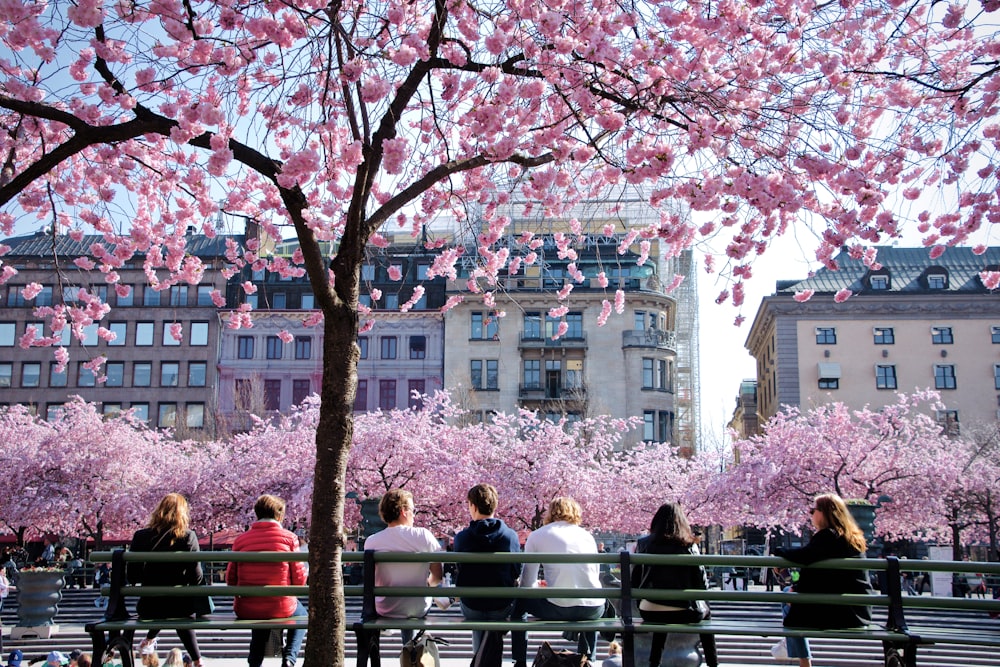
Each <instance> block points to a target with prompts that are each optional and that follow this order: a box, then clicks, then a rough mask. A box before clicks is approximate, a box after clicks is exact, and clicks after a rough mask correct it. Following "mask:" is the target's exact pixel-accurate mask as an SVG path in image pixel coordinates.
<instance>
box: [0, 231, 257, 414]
mask: <svg viewBox="0 0 1000 667" xmlns="http://www.w3.org/2000/svg"><path fill="white" fill-rule="evenodd" d="M226 238H227V237H225V236H223V235H221V234H220V235H218V236H216V237H215V238H208V237H206V236H203V235H198V234H194V233H193V231H191V232H189V238H188V239H187V242H188V246H187V247H188V252H189V253H190V254H192V255H194V256H197V257H199V258H200V259H201V260H202V262H203V263H204V266H205V273H204V278H203V280H202V283H201V284H200V285H197V286H192V285H187V284H183V285H175V286H173V287H170V288H169V289H165V290H162V291H157V290H154V289H153V288H152V287H150V286H149V285H148V284H147V278H146V275H145V273H144V271H143V267H142V261H143V258H141V257H136V258H133V259H132V260H131V261H130V262H128V263H127V264H126V265H125V266H124V267H122V268H121V269H120V270H119V272H118V273H119V274H120V276H121V280H120V284H121V285H126V286H128V287H129V290H128V292H127V293H126V294H121V293H118V292H116V290H115V289H114V287H112V286H109V285H108V284H107V283H105V282H104V274H102V273H100V272H97V271H85V270H82V269H79V268H77V267H76V266H75V265H74V263H73V260H74V259H75V258H77V257H86V256H89V254H90V252H89V249H90V247H91V246H92V245H93V244H95V243H103V237H101V236H86V237H84V238H83V239H81V240H80V241H74V240H73V239H71V238H70V237H69V236H57V237H55V238H53V236H52V234H51V233H46V232H39V233H37V234H33V235H29V236H22V237H16V238H9V239H6V240H5V241H4V243H5V244H6V245H8V246H10V248H11V250H10V252H9V253H7V255H5V256H4V262H5V263H6V264H9V265H10V266H12V267H14V268H16V269H17V271H18V274H17V275H16V276H14V277H13V278H12V279H11V280H10V281H8V283H6V284H5V285H0V388H2V389H3V392H2V393H0V401H2V403H3V404H13V403H21V404H25V405H28V406H31V407H32V408H33V409H34V410H35V411H36V413H37V414H39V415H40V416H43V417H47V416H51V415H53V414H55V413H56V412H57V411H58V410H59V409H60V408H61V407H62V405H63V404H64V403H65V402H66V401H67V400H69V398H70V397H71V396H75V395H78V396H81V397H83V398H84V399H85V400H87V401H89V402H93V403H97V404H100V405H101V406H102V409H103V410H104V412H105V413H109V414H110V413H115V412H118V411H120V410H123V409H127V408H133V409H135V410H136V413H137V414H138V416H139V417H141V418H143V419H146V420H148V421H149V422H150V423H151V424H153V425H155V426H160V427H174V428H190V429H204V428H205V427H206V426H210V422H211V414H212V410H213V406H214V405H215V400H216V391H217V386H218V376H217V370H216V360H217V359H218V348H219V341H220V330H221V327H220V322H219V318H218V315H217V311H218V309H217V307H216V306H215V304H214V303H213V302H212V298H211V294H212V291H213V290H216V289H218V290H220V291H221V292H222V293H225V292H226V287H227V283H228V281H227V279H226V278H225V277H224V276H223V274H222V268H223V267H224V266H225V265H226V261H225V259H224V256H225V242H226ZM228 238H235V239H236V240H237V242H239V243H242V240H243V237H228ZM53 257H59V258H60V260H59V262H58V263H57V262H56V261H55V260H54V259H53ZM32 283H38V284H40V285H42V286H43V287H42V291H41V292H40V293H39V294H38V295H37V296H36V297H35V298H34V299H28V298H26V297H25V288H26V287H27V286H28V285H30V284H32ZM80 289H84V290H87V291H89V292H90V293H92V294H95V295H97V296H99V297H100V298H101V300H102V301H104V302H105V303H108V304H109V305H110V306H111V308H112V310H111V313H110V315H108V317H107V318H105V320H102V321H101V322H100V323H99V325H98V324H94V325H91V326H89V327H87V329H86V330H85V331H84V337H83V340H77V339H75V338H72V337H71V336H70V332H69V329H68V328H66V329H63V331H62V333H61V340H62V342H61V344H62V345H65V346H67V348H68V351H69V353H70V358H71V361H70V363H69V366H67V367H66V369H65V370H64V371H63V372H57V370H58V369H57V364H56V361H55V358H54V356H53V351H54V350H53V348H52V347H27V348H22V347H21V346H20V341H21V338H22V337H23V336H24V335H25V334H27V333H28V332H29V331H35V332H36V333H35V335H36V337H39V336H51V335H52V331H51V327H50V326H49V324H48V323H46V322H43V321H41V319H40V318H37V317H35V315H34V311H35V308H36V307H39V306H49V305H53V304H60V303H66V304H69V303H73V302H76V301H77V300H78V299H79V296H78V295H79V290H80ZM175 324H180V325H181V327H182V332H183V335H182V337H181V340H176V339H175V338H174V336H173V335H172V332H171V327H172V326H173V325H175ZM98 326H103V327H106V328H107V329H109V330H110V331H111V332H113V333H114V334H115V338H114V340H112V341H106V340H103V339H100V338H98V335H97V330H98ZM32 327H33V329H32ZM101 355H103V356H105V357H107V363H106V365H105V366H104V373H105V375H106V379H104V381H103V382H100V381H99V378H98V377H97V376H95V375H94V374H93V373H92V372H91V371H90V370H88V369H86V368H84V364H85V363H87V362H88V361H90V360H91V359H93V358H95V357H98V356H101Z"/></svg>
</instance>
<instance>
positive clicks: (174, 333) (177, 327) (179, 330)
mask: <svg viewBox="0 0 1000 667" xmlns="http://www.w3.org/2000/svg"><path fill="white" fill-rule="evenodd" d="M170 337H171V338H173V339H174V340H176V341H178V342H180V341H183V340H184V325H182V324H181V323H180V322H174V323H172V324H171V325H170Z"/></svg>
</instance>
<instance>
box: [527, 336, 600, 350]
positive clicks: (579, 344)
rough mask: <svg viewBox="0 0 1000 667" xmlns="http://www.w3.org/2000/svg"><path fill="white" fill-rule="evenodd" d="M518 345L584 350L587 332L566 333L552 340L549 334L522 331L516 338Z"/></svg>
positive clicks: (531, 347)
mask: <svg viewBox="0 0 1000 667" xmlns="http://www.w3.org/2000/svg"><path fill="white" fill-rule="evenodd" d="M518 347H519V348H520V349H522V350H538V349H542V348H546V349H563V350H585V349H587V334H585V333H581V334H577V335H576V336H571V335H569V334H567V335H566V336H563V337H562V338H558V339H556V340H552V338H551V337H550V336H545V337H542V336H534V335H531V334H525V333H522V334H521V335H520V338H519V339H518Z"/></svg>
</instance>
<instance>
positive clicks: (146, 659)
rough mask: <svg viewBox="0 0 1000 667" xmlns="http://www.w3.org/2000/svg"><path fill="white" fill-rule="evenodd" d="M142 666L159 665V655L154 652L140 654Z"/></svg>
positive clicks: (151, 666) (156, 666)
mask: <svg viewBox="0 0 1000 667" xmlns="http://www.w3.org/2000/svg"><path fill="white" fill-rule="evenodd" d="M142 665H143V667H160V656H158V655H156V653H155V652H154V653H147V654H146V655H143V656H142Z"/></svg>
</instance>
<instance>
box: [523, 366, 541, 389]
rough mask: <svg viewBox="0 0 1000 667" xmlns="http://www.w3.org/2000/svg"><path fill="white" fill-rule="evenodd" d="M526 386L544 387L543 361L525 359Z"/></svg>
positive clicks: (528, 387)
mask: <svg viewBox="0 0 1000 667" xmlns="http://www.w3.org/2000/svg"><path fill="white" fill-rule="evenodd" d="M524 388H525V389H541V388H542V362H541V361H540V360H538V359H525V360H524Z"/></svg>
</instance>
